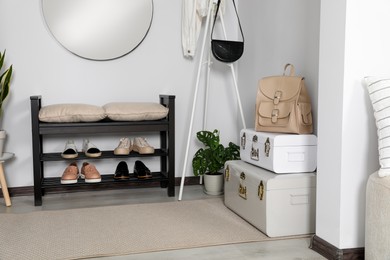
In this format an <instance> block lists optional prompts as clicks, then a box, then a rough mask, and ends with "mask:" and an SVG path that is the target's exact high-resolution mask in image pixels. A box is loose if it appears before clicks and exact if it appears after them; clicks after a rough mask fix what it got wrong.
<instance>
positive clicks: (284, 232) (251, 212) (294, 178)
mask: <svg viewBox="0 0 390 260" xmlns="http://www.w3.org/2000/svg"><path fill="white" fill-rule="evenodd" d="M240 137H241V143H240V156H241V160H238V161H228V162H226V164H225V195H224V201H225V205H226V206H227V207H228V208H230V209H231V210H232V211H234V212H236V213H237V214H238V215H240V216H241V217H242V218H244V219H245V220H247V221H248V222H249V223H251V224H252V225H254V226H255V227H257V228H258V229H259V230H261V231H262V232H264V233H265V234H266V235H268V236H269V237H279V236H291V235H302V234H310V233H314V231H315V206H316V205H315V201H316V198H315V196H316V173H315V170H316V167H317V138H316V136H315V135H296V134H279V133H268V132H256V131H255V130H254V129H243V130H241V132H240Z"/></svg>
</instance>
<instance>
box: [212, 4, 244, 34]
mask: <svg viewBox="0 0 390 260" xmlns="http://www.w3.org/2000/svg"><path fill="white" fill-rule="evenodd" d="M211 1H213V0H211ZM232 1H233V6H234V10H235V11H236V16H237V20H238V25H239V27H240V31H241V36H242V42H244V33H243V32H242V28H241V22H240V17H239V16H238V12H237V7H236V3H235V1H234V0H232ZM220 4H221V0H218V3H217V10H216V11H215V15H214V24H213V28H212V29H211V39H213V33H214V26H215V21H216V20H217V16H218V11H219V5H220Z"/></svg>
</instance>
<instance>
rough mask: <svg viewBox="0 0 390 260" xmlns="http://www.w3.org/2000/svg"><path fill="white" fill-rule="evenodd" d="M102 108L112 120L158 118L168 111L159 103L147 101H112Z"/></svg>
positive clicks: (165, 114) (164, 115)
mask: <svg viewBox="0 0 390 260" xmlns="http://www.w3.org/2000/svg"><path fill="white" fill-rule="evenodd" d="M103 108H104V110H105V113H106V115H107V117H108V118H110V119H111V120H114V121H144V120H159V119H162V118H164V117H166V116H167V115H168V111H169V109H168V108H167V107H165V106H163V105H161V104H158V103H148V102H112V103H108V104H106V105H104V106H103Z"/></svg>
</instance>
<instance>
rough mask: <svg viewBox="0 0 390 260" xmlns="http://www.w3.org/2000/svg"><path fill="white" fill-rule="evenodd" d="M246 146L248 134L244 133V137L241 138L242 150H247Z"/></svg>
mask: <svg viewBox="0 0 390 260" xmlns="http://www.w3.org/2000/svg"><path fill="white" fill-rule="evenodd" d="M245 144H246V134H245V133H243V135H242V136H241V147H242V150H245Z"/></svg>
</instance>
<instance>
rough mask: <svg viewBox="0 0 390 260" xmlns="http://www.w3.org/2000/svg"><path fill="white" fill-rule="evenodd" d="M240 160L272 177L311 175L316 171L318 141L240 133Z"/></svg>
mask: <svg viewBox="0 0 390 260" xmlns="http://www.w3.org/2000/svg"><path fill="white" fill-rule="evenodd" d="M240 137H241V141H240V157H241V160H243V161H245V162H249V163H251V164H254V165H256V166H259V167H261V168H264V169H267V170H270V171H273V172H275V173H294V172H313V171H315V170H316V168H317V137H316V136H315V135H312V134H309V135H297V134H282V133H268V132H256V131H255V130H254V129H242V130H241V132H240Z"/></svg>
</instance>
